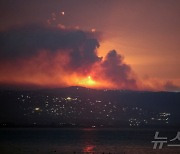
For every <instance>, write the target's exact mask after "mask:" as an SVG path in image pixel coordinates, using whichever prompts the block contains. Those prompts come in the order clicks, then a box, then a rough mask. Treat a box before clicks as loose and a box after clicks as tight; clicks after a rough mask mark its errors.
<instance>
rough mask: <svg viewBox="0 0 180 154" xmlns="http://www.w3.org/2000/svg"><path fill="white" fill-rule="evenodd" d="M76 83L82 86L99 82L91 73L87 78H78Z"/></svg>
mask: <svg viewBox="0 0 180 154" xmlns="http://www.w3.org/2000/svg"><path fill="white" fill-rule="evenodd" d="M76 83H77V84H78V85H80V86H87V87H92V86H96V84H97V82H96V81H95V80H93V79H92V77H91V76H90V75H89V76H88V77H85V78H79V79H77V81H76Z"/></svg>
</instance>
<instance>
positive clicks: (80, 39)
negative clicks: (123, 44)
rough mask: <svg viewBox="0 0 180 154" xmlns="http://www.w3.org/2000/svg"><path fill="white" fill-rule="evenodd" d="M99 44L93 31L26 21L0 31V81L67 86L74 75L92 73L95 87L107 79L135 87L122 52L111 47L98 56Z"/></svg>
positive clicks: (123, 86) (115, 85) (120, 85)
mask: <svg viewBox="0 0 180 154" xmlns="http://www.w3.org/2000/svg"><path fill="white" fill-rule="evenodd" d="M99 46H100V43H99V41H98V36H97V35H95V34H94V33H93V34H92V33H90V32H84V31H81V30H72V29H71V30H70V29H59V28H55V27H45V26H34V25H33V26H32V25H29V26H23V27H18V28H13V29H9V30H8V31H3V32H0V59H1V63H0V68H1V71H0V75H1V78H0V82H1V83H3V82H5V81H6V82H7V83H8V82H10V81H11V82H12V81H13V82H17V83H18V82H26V83H28V84H31V83H33V84H43V83H44V85H51V84H52V83H53V84H56V82H57V85H58V86H64V85H65V86H70V85H76V83H77V82H74V81H75V80H76V79H77V78H78V76H80V78H82V77H86V76H87V75H92V77H93V78H95V79H96V80H97V81H98V83H99V85H98V86H99V87H98V88H101V87H106V85H104V83H109V84H108V86H109V85H110V86H111V87H109V88H119V89H136V88H137V85H136V79H135V78H134V77H132V71H131V67H130V66H129V65H127V64H125V63H124V62H123V58H122V56H121V55H120V54H118V53H117V52H116V51H115V50H112V51H110V52H109V53H108V54H107V55H106V57H105V58H102V57H98V55H97V49H98V47H99ZM19 64H20V65H21V68H20V69H18V67H19ZM27 74H28V75H27ZM17 76H18V77H17ZM3 77H4V78H3ZM5 78H7V79H6V80H5ZM32 78H33V80H32ZM8 79H9V81H8ZM42 79H43V80H42ZM49 80H51V81H49ZM52 80H55V81H54V82H52ZM35 81H36V82H35ZM40 81H43V82H40ZM46 83H48V84H46ZM101 83H102V84H101Z"/></svg>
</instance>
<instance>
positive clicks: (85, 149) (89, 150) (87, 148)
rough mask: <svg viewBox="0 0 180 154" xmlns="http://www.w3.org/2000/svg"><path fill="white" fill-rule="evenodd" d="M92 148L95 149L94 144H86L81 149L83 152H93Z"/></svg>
mask: <svg viewBox="0 0 180 154" xmlns="http://www.w3.org/2000/svg"><path fill="white" fill-rule="evenodd" d="M94 149H95V146H94V145H86V146H85V147H84V149H83V152H86V153H87V152H88V153H92V152H95V151H94Z"/></svg>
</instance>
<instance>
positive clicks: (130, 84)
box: [101, 50, 136, 89]
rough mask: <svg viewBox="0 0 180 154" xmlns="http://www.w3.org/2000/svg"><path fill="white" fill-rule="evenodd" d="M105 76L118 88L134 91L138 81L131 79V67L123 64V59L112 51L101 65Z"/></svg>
mask: <svg viewBox="0 0 180 154" xmlns="http://www.w3.org/2000/svg"><path fill="white" fill-rule="evenodd" d="M101 66H102V68H103V73H104V74H105V76H106V77H107V78H108V79H109V80H111V82H113V83H115V84H116V85H117V87H122V88H127V89H132V88H133V89H134V88H135V87H136V80H135V79H133V78H131V77H130V75H131V73H132V72H131V67H130V66H129V65H127V64H125V63H123V57H122V56H121V55H120V54H117V52H116V51H115V50H112V51H110V52H109V53H108V54H107V55H106V57H105V60H104V61H103V62H102V64H101Z"/></svg>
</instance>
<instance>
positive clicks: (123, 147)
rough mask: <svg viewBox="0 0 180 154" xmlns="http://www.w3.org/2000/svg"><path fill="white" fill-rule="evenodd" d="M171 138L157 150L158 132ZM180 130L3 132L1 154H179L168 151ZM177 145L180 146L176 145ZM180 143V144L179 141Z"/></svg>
mask: <svg viewBox="0 0 180 154" xmlns="http://www.w3.org/2000/svg"><path fill="white" fill-rule="evenodd" d="M156 131H159V132H160V134H159V136H161V137H168V140H167V141H168V142H167V143H166V144H164V145H163V148H162V149H160V150H159V149H154V150H153V143H151V141H153V140H155V139H154V135H155V132H156ZM177 131H178V130H170V129H168V130H156V129H154V130H153V129H141V130H140V129H126V130H125V129H110V128H109V129H105V128H103V129H67V128H63V129H62V128H61V129H59V128H9V129H8V128H2V129H0V136H1V137H0V153H1V154H55V153H57V154H75V153H76V154H83V153H88V154H103V153H104V154H161V153H162V154H179V153H180V147H168V146H167V144H168V143H170V142H169V140H170V139H172V138H174V137H175V136H176V134H177ZM176 143H178V142H176ZM179 143H180V141H179Z"/></svg>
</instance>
